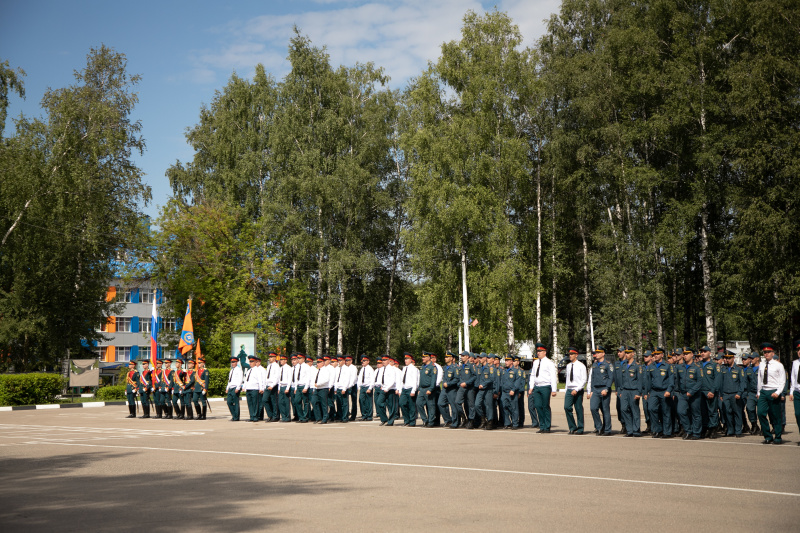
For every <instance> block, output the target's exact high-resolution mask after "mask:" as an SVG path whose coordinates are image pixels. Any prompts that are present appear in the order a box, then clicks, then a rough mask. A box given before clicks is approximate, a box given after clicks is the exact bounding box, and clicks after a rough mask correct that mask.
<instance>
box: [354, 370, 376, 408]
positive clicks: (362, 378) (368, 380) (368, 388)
mask: <svg viewBox="0 0 800 533" xmlns="http://www.w3.org/2000/svg"><path fill="white" fill-rule="evenodd" d="M374 384H375V370H373V369H372V367H371V366H369V357H368V356H367V355H362V356H361V370H359V371H358V379H357V380H356V387H358V403H359V405H360V406H361V420H362V421H364V422H370V421H371V420H372V405H373V403H372V387H373V386H374Z"/></svg>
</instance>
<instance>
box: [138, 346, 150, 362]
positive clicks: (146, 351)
mask: <svg viewBox="0 0 800 533" xmlns="http://www.w3.org/2000/svg"><path fill="white" fill-rule="evenodd" d="M139 359H147V360H148V361H149V360H150V347H149V346H139Z"/></svg>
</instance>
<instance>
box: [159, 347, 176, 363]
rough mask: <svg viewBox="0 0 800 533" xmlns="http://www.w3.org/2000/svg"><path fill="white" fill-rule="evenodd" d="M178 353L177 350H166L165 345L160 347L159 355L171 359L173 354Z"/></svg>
mask: <svg viewBox="0 0 800 533" xmlns="http://www.w3.org/2000/svg"><path fill="white" fill-rule="evenodd" d="M177 353H178V350H168V349H167V348H165V347H163V346H162V347H161V356H162V358H163V359H169V360H171V361H174V360H175V354H177Z"/></svg>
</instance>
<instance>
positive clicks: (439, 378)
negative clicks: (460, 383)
mask: <svg viewBox="0 0 800 533" xmlns="http://www.w3.org/2000/svg"><path fill="white" fill-rule="evenodd" d="M433 366H435V367H436V386H437V387H438V386H439V385H441V384H442V378H443V377H444V370H442V365H440V364H439V363H433Z"/></svg>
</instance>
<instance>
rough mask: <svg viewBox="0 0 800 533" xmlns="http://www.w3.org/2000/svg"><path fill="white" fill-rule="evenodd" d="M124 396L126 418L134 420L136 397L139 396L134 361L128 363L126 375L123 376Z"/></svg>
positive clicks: (137, 375) (137, 373)
mask: <svg viewBox="0 0 800 533" xmlns="http://www.w3.org/2000/svg"><path fill="white" fill-rule="evenodd" d="M125 394H126V395H127V397H128V411H129V413H130V414H129V415H128V416H127V418H136V410H137V404H136V396H137V395H138V394H139V372H137V371H136V361H131V362H129V363H128V373H127V374H126V375H125Z"/></svg>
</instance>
